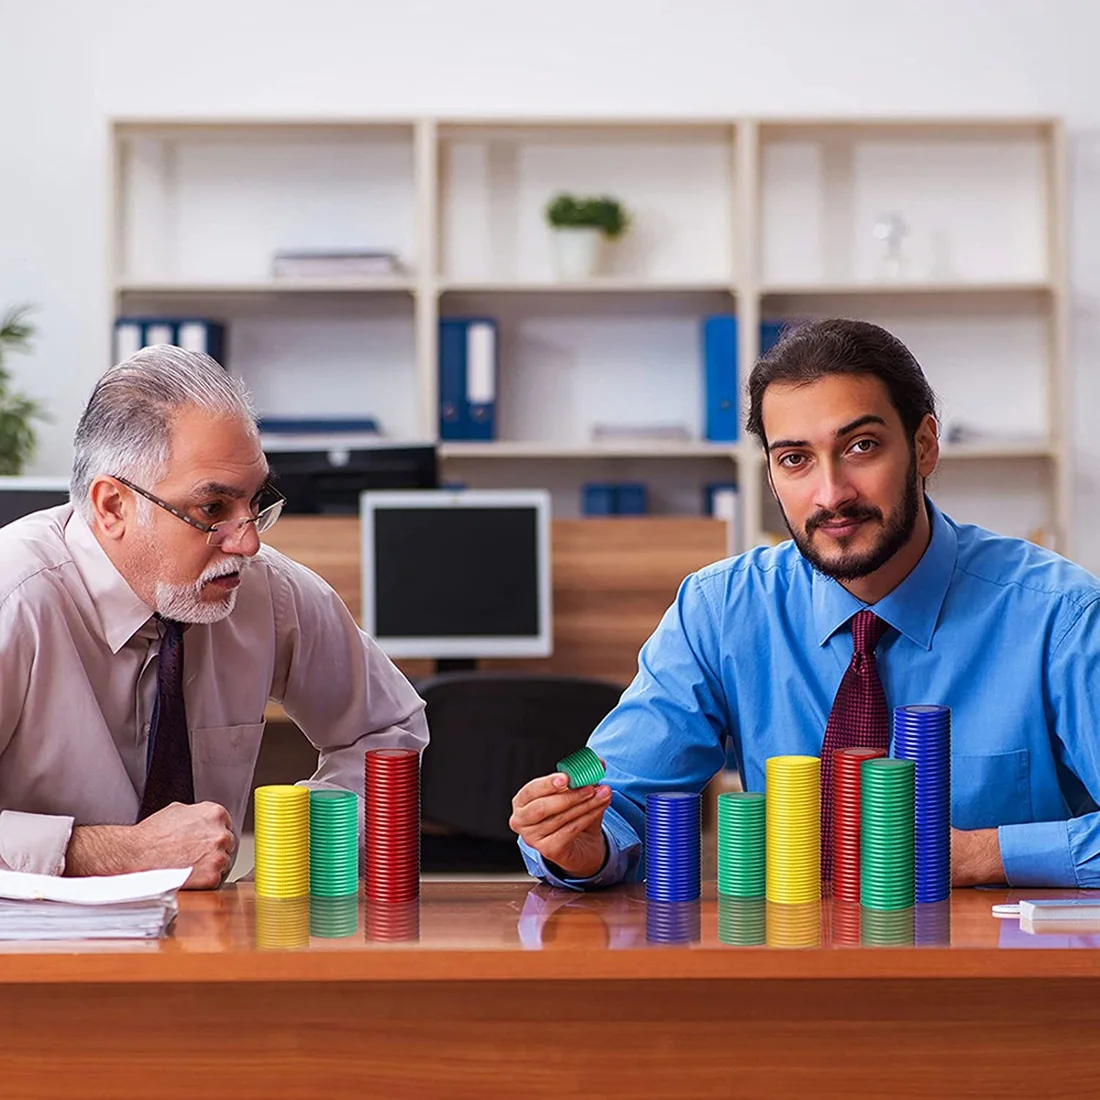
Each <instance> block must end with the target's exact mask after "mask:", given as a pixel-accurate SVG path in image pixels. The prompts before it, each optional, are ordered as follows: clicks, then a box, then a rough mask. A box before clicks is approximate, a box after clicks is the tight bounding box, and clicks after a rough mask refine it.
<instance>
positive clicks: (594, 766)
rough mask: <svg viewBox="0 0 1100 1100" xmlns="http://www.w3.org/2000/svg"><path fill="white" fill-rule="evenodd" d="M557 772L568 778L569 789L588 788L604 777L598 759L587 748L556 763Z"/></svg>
mask: <svg viewBox="0 0 1100 1100" xmlns="http://www.w3.org/2000/svg"><path fill="white" fill-rule="evenodd" d="M558 771H560V772H565V774H566V775H567V776H569V789H570V790H571V791H574V790H576V789H577V788H578V787H590V786H592V785H593V784H595V783H599V781H600V780H601V779H603V777H604V770H603V764H601V763H600V758H599V757H598V756H597V755H596V754H595V753H594V752H593V751H592V750H591V749H590V748H589V747H588V746H587V745H585V747H584V748H583V749H578V750H577V751H576V752H571V753H570V754H569V755H568V756H567V757H566V758H565V759H564V760H559V761H558Z"/></svg>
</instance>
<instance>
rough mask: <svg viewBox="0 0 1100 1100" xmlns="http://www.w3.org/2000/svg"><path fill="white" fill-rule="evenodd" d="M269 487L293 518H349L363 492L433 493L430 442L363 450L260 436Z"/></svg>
mask: <svg viewBox="0 0 1100 1100" xmlns="http://www.w3.org/2000/svg"><path fill="white" fill-rule="evenodd" d="M261 444H262V446H263V449H264V454H265V455H266V457H267V464H268V466H269V467H270V468H271V472H272V474H273V475H274V477H273V484H274V485H275V486H276V488H277V489H278V490H279V492H281V493H282V494H283V496H285V497H286V499H287V504H286V511H287V512H288V513H296V514H318V513H321V514H325V515H351V516H354V515H355V514H356V512H358V510H359V494H360V493H362V492H364V491H365V490H368V489H435V488H436V487H437V486H438V485H439V472H438V460H437V457H436V449H435V446H434V445H432V444H423V445H420V444H411V445H394V444H380V445H372V446H364V445H363V444H362V443H359V444H357V445H352V446H345V445H342V444H341V442H340V441H339V440H338V439H336V440H333V441H332V442H331V445H325V446H318V445H317V443H315V442H310V441H306V442H304V443H300V442H297V441H285V440H278V439H273V438H268V437H267V436H261Z"/></svg>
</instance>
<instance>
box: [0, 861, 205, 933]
mask: <svg viewBox="0 0 1100 1100" xmlns="http://www.w3.org/2000/svg"><path fill="white" fill-rule="evenodd" d="M190 873H191V868H190V867H181V868H176V869H169V870H163V871H138V872H136V873H135V874H132V875H109V876H102V877H90V878H57V877H55V876H53V875H28V874H24V873H22V872H20V871H0V940H117V939H156V938H157V937H158V936H164V935H166V934H167V932H168V929H169V927H170V926H171V924H172V921H174V920H175V919H176V913H177V912H178V911H179V906H178V903H177V901H176V894H177V893H178V891H179V888H180V887H181V886H182V885H183V884H184V883H185V882H186V881H187V876H188V875H189V874H190Z"/></svg>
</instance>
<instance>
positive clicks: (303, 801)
mask: <svg viewBox="0 0 1100 1100" xmlns="http://www.w3.org/2000/svg"><path fill="white" fill-rule="evenodd" d="M256 893H257V894H258V895H259V896H261V897H265V898H300V897H305V896H306V895H307V894H308V893H309V788H308V787H293V786H288V785H282V784H280V785H276V786H270V787H257V788H256ZM307 927H308V922H307Z"/></svg>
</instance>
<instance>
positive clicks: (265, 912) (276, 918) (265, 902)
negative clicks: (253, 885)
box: [256, 894, 309, 951]
mask: <svg viewBox="0 0 1100 1100" xmlns="http://www.w3.org/2000/svg"><path fill="white" fill-rule="evenodd" d="M308 946H309V898H308V897H303V898H265V897H264V896H263V895H262V894H257V896H256V947H257V948H258V949H259V950H260V951H286V950H289V949H292V948H295V947H308Z"/></svg>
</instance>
